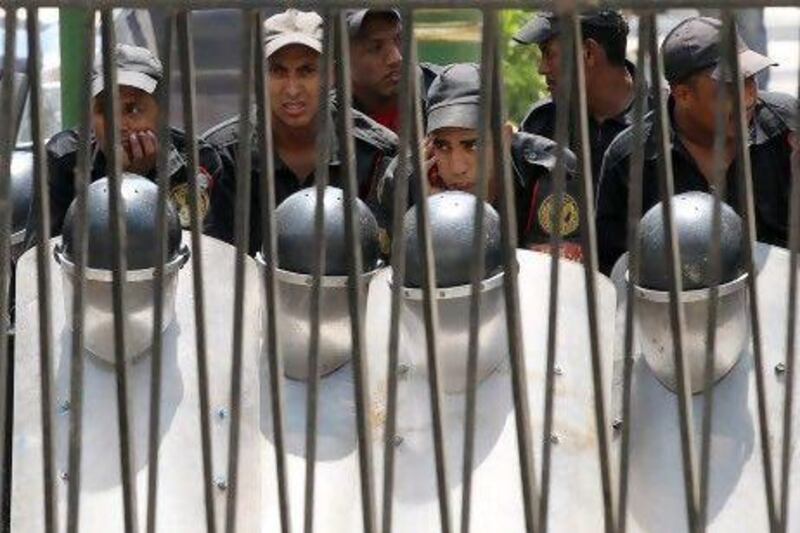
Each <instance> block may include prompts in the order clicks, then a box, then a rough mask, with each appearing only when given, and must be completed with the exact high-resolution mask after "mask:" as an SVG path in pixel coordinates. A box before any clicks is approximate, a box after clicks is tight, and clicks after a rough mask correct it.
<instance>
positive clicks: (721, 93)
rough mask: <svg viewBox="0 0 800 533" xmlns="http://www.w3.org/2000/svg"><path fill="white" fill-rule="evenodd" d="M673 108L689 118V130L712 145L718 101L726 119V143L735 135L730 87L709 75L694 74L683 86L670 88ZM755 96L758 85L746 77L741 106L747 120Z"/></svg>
mask: <svg viewBox="0 0 800 533" xmlns="http://www.w3.org/2000/svg"><path fill="white" fill-rule="evenodd" d="M672 92H673V95H674V97H675V100H676V105H678V106H680V107H681V108H682V109H683V110H684V111H685V113H684V116H686V117H689V120H690V124H691V125H690V127H692V128H694V129H695V133H696V134H699V135H706V136H708V137H709V138H710V139H711V140H712V142H713V137H714V133H715V131H716V112H717V105H718V102H720V100H722V101H721V105H722V106H723V112H724V113H725V116H726V128H725V135H726V137H727V138H728V139H729V140H732V139H734V138H735V136H736V117H734V115H733V101H732V94H733V88H732V87H731V86H730V85H728V86H727V87H726V84H724V83H720V82H719V81H717V80H715V79H714V78H712V77H711V76H710V73H709V72H705V73H701V74H697V75H695V76H693V77H692V78H690V79H689V80H688V81H687V82H686V83H684V84H680V85H677V86H676V87H674V88H673V91H672ZM757 95H758V86H757V84H756V81H755V78H754V77H750V78H747V79H745V82H744V104H745V109H746V111H747V118H748V120H749V119H750V118H752V114H753V110H754V107H755V104H756V98H757Z"/></svg>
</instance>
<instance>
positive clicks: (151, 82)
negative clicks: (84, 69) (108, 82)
mask: <svg viewBox="0 0 800 533" xmlns="http://www.w3.org/2000/svg"><path fill="white" fill-rule="evenodd" d="M117 85H124V86H126V87H135V88H136V89H140V90H142V91H144V92H146V93H147V94H153V93H154V92H155V90H156V87H157V86H158V80H156V79H155V78H153V77H152V76H149V75H147V74H145V73H144V72H137V71H133V70H117ZM104 88H105V87H104V84H103V76H102V75H100V76H95V78H94V79H93V80H92V96H93V97H94V96H97V95H98V94H100V93H101V92H103V89H104Z"/></svg>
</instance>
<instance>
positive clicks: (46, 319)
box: [3, 9, 58, 532]
mask: <svg viewBox="0 0 800 533" xmlns="http://www.w3.org/2000/svg"><path fill="white" fill-rule="evenodd" d="M26 15H27V17H26V23H27V24H26V27H27V31H28V79H29V80H30V84H31V93H30V98H31V101H30V103H31V107H30V108H31V136H32V137H33V175H34V181H35V191H36V192H35V194H36V198H37V203H36V205H37V206H38V208H39V212H38V213H36V215H37V219H38V226H39V233H38V241H37V243H36V267H37V268H36V271H37V276H36V277H37V290H38V301H39V386H40V387H41V394H42V395H41V398H40V400H41V416H42V466H43V476H44V523H45V530H46V531H48V532H55V531H57V530H58V507H57V505H56V504H57V502H56V490H55V479H56V478H55V465H54V456H53V450H54V445H53V434H54V432H55V429H54V425H53V392H52V389H53V376H52V373H53V371H52V352H53V332H52V312H51V309H50V301H51V297H52V293H51V292H50V287H51V283H50V261H49V259H50V256H49V253H48V252H49V251H50V202H49V201H48V187H47V184H48V180H47V163H46V161H47V159H46V157H47V156H46V154H45V150H44V135H43V133H42V79H41V71H42V51H41V47H40V40H39V11H38V9H27V12H26ZM3 311H5V310H3Z"/></svg>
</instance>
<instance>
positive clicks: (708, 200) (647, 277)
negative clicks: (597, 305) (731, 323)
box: [639, 191, 744, 291]
mask: <svg viewBox="0 0 800 533" xmlns="http://www.w3.org/2000/svg"><path fill="white" fill-rule="evenodd" d="M672 205H673V217H674V221H675V233H676V235H677V238H678V249H679V250H680V259H681V277H682V279H683V289H684V290H695V289H702V288H706V287H708V286H710V285H711V283H710V279H709V278H710V272H709V270H708V267H709V255H708V254H709V245H710V243H711V238H712V228H711V222H712V218H713V214H714V197H713V196H711V195H710V194H707V193H704V192H699V191H695V192H687V193H683V194H679V195H677V196H675V197H674V198H673V200H672ZM742 231H743V227H742V219H741V218H740V217H739V215H737V214H736V212H735V211H734V210H733V208H731V207H730V206H729V205H727V204H725V203H723V204H722V232H721V234H720V238H721V240H720V252H721V255H720V267H721V268H720V274H721V275H720V283H726V282H729V281H732V280H734V279H736V278H738V277H740V276H741V274H742V273H743V265H744V253H743V250H742ZM639 242H640V245H641V267H640V277H639V281H640V285H641V286H642V287H646V288H649V289H654V290H660V291H666V290H668V289H669V271H668V267H667V265H668V264H667V261H665V257H666V255H665V249H666V243H665V240H664V221H663V215H662V207H661V203H659V204H657V205H655V206H653V207H652V208H650V210H649V211H647V213H645V215H644V217H642V221H641V223H640V225H639Z"/></svg>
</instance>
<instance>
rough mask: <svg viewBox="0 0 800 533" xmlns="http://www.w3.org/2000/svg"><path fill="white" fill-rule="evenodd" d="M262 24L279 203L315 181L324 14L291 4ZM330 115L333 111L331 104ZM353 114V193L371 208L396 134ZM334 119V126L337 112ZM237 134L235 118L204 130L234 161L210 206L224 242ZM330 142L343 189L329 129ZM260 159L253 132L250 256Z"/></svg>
mask: <svg viewBox="0 0 800 533" xmlns="http://www.w3.org/2000/svg"><path fill="white" fill-rule="evenodd" d="M264 25H265V35H266V38H265V47H266V56H267V61H268V69H269V88H268V90H269V93H270V105H271V112H272V137H273V140H274V145H273V146H274V154H273V157H274V159H275V194H276V204H279V203H280V202H281V201H283V200H284V199H285V198H286V197H288V196H289V195H291V194H292V193H294V192H297V191H299V190H300V189H303V188H306V187H309V186H310V185H312V184H313V183H314V176H315V173H316V164H317V150H318V147H317V146H316V140H317V130H318V127H319V126H318V111H319V90H320V69H319V57H320V53H321V52H322V19H321V18H320V16H319V15H317V14H316V13H314V12H303V11H298V10H295V9H289V10H287V11H284V12H282V13H279V14H277V15H274V16H272V17H270V18H268V19H267V20H266V21H265V23H264ZM333 113H334V115H335V114H336V110H335V109H334V110H333ZM353 114H354V117H353V129H352V135H353V138H354V141H355V149H356V177H357V180H358V187H359V191H358V192H359V194H358V195H359V197H360V198H361V199H362V200H365V201H367V203H368V204H370V203H371V204H373V205H374V199H375V188H376V186H377V184H378V180H379V178H380V176H381V175H382V174H383V171H384V170H385V167H386V165H387V164H388V162H389V160H390V159H391V157H393V156H394V155H395V153H396V151H397V136H396V135H395V134H394V133H392V132H391V131H390V130H388V129H386V128H384V127H383V126H381V125H380V124H378V123H377V122H375V121H373V120H372V119H370V118H369V117H367V116H366V115H364V114H362V113H359V112H358V111H354V113H353ZM251 120H253V119H252V118H251ZM332 120H333V121H334V123H335V116H334V118H333V119H332ZM238 134H239V117H234V118H232V119H230V120H227V121H225V122H223V123H222V124H219V125H217V126H215V127H214V128H212V129H211V130H210V131H209V132H207V133H206V134H205V138H206V139H207V140H208V141H209V142H211V143H212V144H214V145H216V146H219V147H220V148H221V149H222V150H223V151H224V152H225V153H226V154H228V155H229V156H230V160H231V161H234V164H233V165H232V166H231V167H230V168H229V169H227V171H226V172H225V179H224V180H223V184H222V187H221V189H222V192H221V194H220V199H221V200H220V202H217V203H215V204H214V207H213V211H214V220H215V221H219V224H218V225H216V224H215V228H218V229H219V231H218V232H217V235H216V236H218V237H219V238H222V239H224V240H227V241H229V242H233V238H234V220H235V207H234V206H235V184H236V182H235V180H236V164H235V161H236V158H237V157H238V145H239V138H238ZM329 146H330V149H331V156H330V163H329V171H330V173H329V176H330V184H331V185H334V186H337V187H341V186H342V180H343V178H344V176H343V175H342V172H343V169H342V162H341V154H340V152H339V143H338V140H337V138H336V135H335V132H334V131H333V129H332V130H331V132H330V136H329ZM261 156H262V152H261V145H260V144H259V142H258V141H257V139H256V138H255V135H254V139H253V149H252V152H251V161H252V173H251V179H252V189H251V191H252V194H251V215H250V245H249V251H250V253H255V252H256V251H257V250H258V249H259V247H260V246H261V216H260V213H261V211H260V209H261V205H260V203H259V196H260V195H259V191H260V186H261V185H260V178H259V176H260V160H261V159H260V158H261Z"/></svg>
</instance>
